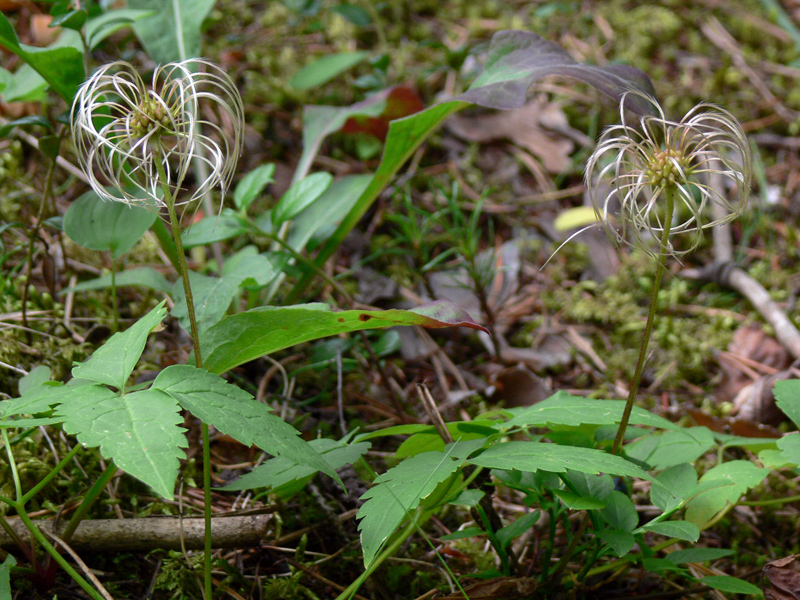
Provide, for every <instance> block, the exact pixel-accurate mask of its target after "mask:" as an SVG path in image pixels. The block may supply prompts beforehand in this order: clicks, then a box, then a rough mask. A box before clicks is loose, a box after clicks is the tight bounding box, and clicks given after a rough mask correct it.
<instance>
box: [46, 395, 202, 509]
mask: <svg viewBox="0 0 800 600" xmlns="http://www.w3.org/2000/svg"><path fill="white" fill-rule="evenodd" d="M77 389H79V390H81V391H82V392H83V393H80V394H77V393H76V394H73V397H72V398H70V399H69V401H67V402H63V403H62V404H61V405H60V406H59V407H58V409H57V415H58V416H60V417H63V419H64V430H65V431H66V432H67V433H71V434H73V435H76V436H77V437H78V441H80V442H81V443H82V444H83V445H85V446H99V447H100V452H101V453H102V454H103V456H104V457H106V458H108V459H110V460H113V461H114V463H115V464H116V465H117V466H118V467H119V468H120V469H122V470H124V471H126V472H127V473H128V474H129V475H133V476H134V477H136V478H137V479H139V480H140V481H142V482H144V483H146V484H147V485H149V486H150V487H151V488H153V489H154V490H155V491H156V492H157V493H158V494H160V495H161V496H163V497H164V498H172V496H173V494H174V491H175V479H176V478H177V476H178V466H179V461H178V459H179V458H181V457H183V456H184V453H183V451H182V450H181V448H185V447H186V446H187V442H186V436H185V435H184V429H183V428H182V427H180V423H182V422H183V418H182V417H181V415H180V412H179V408H178V403H177V402H176V401H175V399H174V398H172V397H171V396H169V395H168V394H165V393H164V392H162V391H160V390H153V389H150V390H142V391H138V392H132V393H130V394H125V395H124V396H122V397H120V396H118V395H117V394H115V393H114V392H112V391H111V390H109V389H108V388H106V387H102V386H81V387H80V388H77Z"/></svg>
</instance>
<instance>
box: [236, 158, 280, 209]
mask: <svg viewBox="0 0 800 600" xmlns="http://www.w3.org/2000/svg"><path fill="white" fill-rule="evenodd" d="M274 175H275V163H269V164H268V165H261V166H260V167H256V168H255V169H253V170H252V171H250V172H249V173H248V174H247V175H245V176H244V177H242V179H241V181H239V183H237V184H236V189H235V190H234V192H233V203H234V204H235V205H236V208H238V209H239V210H242V211H245V210H247V209H248V208H249V206H250V205H251V204H252V203H253V201H254V200H255V199H256V198H258V196H259V194H260V193H261V192H263V191H264V188H265V187H267V186H268V185H269V184H270V183H272V182H273V181H275V179H274Z"/></svg>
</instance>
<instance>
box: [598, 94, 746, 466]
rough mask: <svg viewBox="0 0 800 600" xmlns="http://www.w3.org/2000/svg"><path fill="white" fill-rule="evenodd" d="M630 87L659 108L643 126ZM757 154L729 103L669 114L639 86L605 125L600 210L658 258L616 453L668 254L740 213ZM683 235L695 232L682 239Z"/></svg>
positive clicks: (616, 233)
mask: <svg viewBox="0 0 800 600" xmlns="http://www.w3.org/2000/svg"><path fill="white" fill-rule="evenodd" d="M631 95H638V96H640V97H643V98H644V99H645V100H647V101H649V102H650V103H651V104H652V106H653V108H654V113H653V114H651V115H648V116H643V117H640V118H639V122H638V127H634V126H631V125H628V124H626V122H625V106H626V100H630V98H629V96H631ZM751 161H752V158H751V154H750V145H749V144H748V141H747V137H746V136H745V134H744V131H743V129H742V126H741V125H740V124H739V122H738V121H737V120H736V118H735V117H734V116H733V115H732V114H730V113H729V112H728V111H726V110H723V109H721V108H719V107H717V106H714V105H711V104H699V105H698V106H696V107H694V108H693V109H692V110H690V111H689V112H688V113H687V114H686V116H684V117H683V119H681V120H680V121H670V120H668V119H667V118H666V117H665V116H664V111H663V110H662V108H661V106H659V104H658V103H657V102H656V101H655V100H654V99H652V98H649V97H648V96H645V95H644V94H642V93H641V92H637V91H631V92H628V93H626V94H625V95H624V96H623V97H622V100H621V102H620V124H619V125H615V126H613V127H610V128H609V129H607V130H606V131H605V132H604V133H603V135H602V136H601V137H600V140H599V142H598V144H597V148H596V149H595V151H594V153H593V154H592V156H591V157H590V158H589V161H588V163H587V165H586V185H587V188H588V190H589V196H590V198H591V201H592V204H593V206H594V209H595V213H596V215H597V218H598V219H599V220H600V221H601V222H602V223H603V224H605V225H606V229H607V230H608V232H609V234H610V236H611V237H612V239H613V240H614V241H615V242H616V243H617V244H627V245H630V246H632V247H635V248H639V249H641V250H643V251H645V252H647V253H648V254H650V255H652V256H654V257H655V258H656V260H657V267H656V273H655V277H654V285H653V295H652V298H651V300H650V310H649V313H648V316H647V324H646V326H645V331H644V337H643V339H642V347H641V351H640V353H639V359H638V362H637V364H636V370H635V371H634V376H633V381H632V382H631V388H630V394H629V396H628V401H627V403H626V405H625V411H624V413H623V415H622V421H621V423H620V427H619V430H618V432H617V436H616V439H615V440H614V445H613V450H612V451H613V452H614V453H616V452H618V451H619V449H620V447H621V445H622V440H623V439H624V436H625V429H626V428H627V425H628V419H629V418H630V413H631V409H632V407H633V401H634V399H635V397H636V393H637V392H638V389H639V383H640V381H641V377H642V370H643V368H644V362H645V356H646V353H647V346H648V343H649V341H650V333H651V332H652V329H653V320H654V318H655V313H656V309H657V306H658V291H659V289H660V287H661V278H662V276H663V274H664V265H665V263H666V259H667V257H669V256H674V257H678V256H681V255H684V254H687V253H689V252H692V251H694V250H696V249H697V247H698V246H699V245H700V243H701V242H702V240H703V234H704V232H705V230H706V229H709V228H711V227H715V226H717V225H721V224H723V223H728V222H730V221H733V220H734V219H737V218H738V217H739V216H741V214H742V213H743V212H744V210H745V208H746V207H747V201H748V198H749V195H750V180H751ZM711 175H716V176H717V177H715V179H717V180H721V181H723V182H724V184H723V186H724V188H725V189H720V188H718V187H716V186H715V185H713V184H712V181H711V179H710V176H711ZM715 206H716V207H717V209H718V210H713V208H714V207H715ZM709 215H716V216H709ZM679 238H688V239H687V241H686V243H683V240H679ZM679 244H681V245H679Z"/></svg>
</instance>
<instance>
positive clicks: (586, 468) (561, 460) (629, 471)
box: [468, 442, 652, 479]
mask: <svg viewBox="0 0 800 600" xmlns="http://www.w3.org/2000/svg"><path fill="white" fill-rule="evenodd" d="M468 462H471V463H473V464H476V465H479V466H481V467H486V468H488V469H516V470H518V471H529V472H532V471H537V470H539V469H541V470H543V471H551V472H553V473H563V472H565V471H566V470H567V469H571V470H574V471H581V472H583V473H591V474H593V475H594V474H597V473H608V474H609V475H627V476H630V477H639V478H642V479H652V478H651V477H650V476H649V475H648V474H647V473H646V472H645V471H643V470H642V469H640V468H639V467H637V466H636V465H634V464H633V463H631V462H629V461H627V460H625V459H624V458H622V457H620V456H615V455H613V454H608V453H607V452H603V451H602V450H596V449H594V448H577V447H574V446H559V445H558V444H544V443H539V442H503V443H501V444H497V445H495V446H492V447H491V448H489V449H488V450H486V451H485V452H484V453H483V454H480V455H479V456H476V457H474V458H470V459H469V461H468Z"/></svg>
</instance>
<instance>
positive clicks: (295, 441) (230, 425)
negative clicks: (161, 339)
mask: <svg viewBox="0 0 800 600" xmlns="http://www.w3.org/2000/svg"><path fill="white" fill-rule="evenodd" d="M152 389H155V390H160V391H162V392H164V393H165V394H168V395H170V396H171V397H172V398H173V399H175V400H176V401H177V402H179V403H180V405H181V406H182V407H183V408H185V409H186V410H188V411H189V412H191V413H192V414H193V415H194V416H196V417H197V418H198V419H200V420H201V421H203V422H204V423H208V424H209V425H213V426H214V427H215V428H216V429H218V430H219V431H221V432H222V433H224V434H226V435H230V436H231V437H233V438H235V439H237V440H239V441H240V442H241V443H243V444H244V445H245V446H250V445H252V444H255V445H257V446H258V447H259V448H262V449H263V450H265V451H266V452H269V453H270V454H273V455H276V456H282V457H284V458H286V459H288V460H290V461H292V462H293V463H296V464H300V465H307V466H309V467H312V468H314V469H315V470H318V471H322V472H323V473H326V474H327V475H330V476H331V477H333V478H334V479H336V480H337V481H339V478H338V476H337V475H336V471H335V470H334V469H333V468H332V467H331V466H330V465H329V464H328V463H327V462H326V461H325V459H324V458H322V457H321V456H320V455H319V454H318V453H317V452H316V451H315V450H314V449H313V448H312V447H311V446H309V445H308V443H307V442H306V441H304V440H303V439H302V438H299V437H298V435H299V433H300V432H299V431H297V430H296V429H295V428H294V427H292V426H291V425H289V424H288V423H286V422H285V421H283V420H282V419H281V418H280V417H278V416H276V415H274V414H272V412H270V409H269V407H268V406H267V405H266V404H262V403H261V402H257V401H256V400H255V399H254V398H253V397H252V396H251V395H250V394H249V393H247V392H245V391H244V390H243V389H241V388H238V387H236V386H235V385H232V384H229V383H228V382H226V381H225V380H224V379H222V378H221V377H220V376H218V375H214V374H213V373H209V372H208V371H206V370H205V369H198V368H196V367H193V366H191V365H173V366H171V367H167V368H166V369H164V370H163V371H161V373H159V374H158V377H156V379H155V381H153V386H152Z"/></svg>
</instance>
